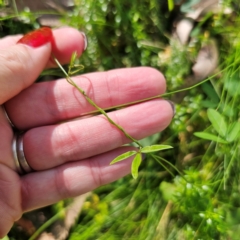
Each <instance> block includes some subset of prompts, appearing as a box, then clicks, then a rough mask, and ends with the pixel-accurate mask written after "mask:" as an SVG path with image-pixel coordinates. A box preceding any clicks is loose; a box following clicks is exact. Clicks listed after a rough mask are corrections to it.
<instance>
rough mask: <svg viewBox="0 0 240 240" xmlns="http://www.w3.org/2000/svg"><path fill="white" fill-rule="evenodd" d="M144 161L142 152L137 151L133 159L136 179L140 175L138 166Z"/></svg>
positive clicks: (133, 174)
mask: <svg viewBox="0 0 240 240" xmlns="http://www.w3.org/2000/svg"><path fill="white" fill-rule="evenodd" d="M141 162H142V154H141V153H137V154H136V156H135V158H134V159H133V161H132V176H133V178H134V179H137V177H138V168H139V166H140V164H141Z"/></svg>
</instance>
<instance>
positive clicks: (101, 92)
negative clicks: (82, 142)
mask: <svg viewBox="0 0 240 240" xmlns="http://www.w3.org/2000/svg"><path fill="white" fill-rule="evenodd" d="M74 81H75V82H76V83H77V84H78V86H80V87H81V88H82V89H83V90H84V91H85V92H86V93H87V94H88V95H89V96H90V98H92V99H93V100H94V101H95V102H96V103H97V104H98V105H99V106H100V107H102V108H107V107H112V106H116V105H120V104H124V103H128V102H133V101H137V100H140V99H144V98H148V97H152V96H155V95H159V94H162V93H163V92H164V91H165V88H166V85H165V80H164V77H163V76H162V74H161V73H160V72H158V71H157V70H155V69H152V68H149V67H138V68H132V69H116V70H112V71H109V72H99V73H91V74H86V75H84V76H79V77H75V78H74ZM5 108H6V110H7V112H8V115H9V117H10V119H11V121H12V122H13V124H14V125H15V126H16V127H17V128H18V129H21V130H26V129H30V128H33V127H38V126H44V125H50V124H55V123H58V122H61V121H66V120H69V119H72V118H76V117H79V116H81V115H84V114H87V113H88V112H89V111H93V110H95V109H94V107H92V106H91V105H90V104H89V103H88V102H87V101H86V99H85V98H84V97H83V96H82V95H81V94H80V93H79V92H78V91H77V89H75V88H74V87H73V86H71V85H70V84H69V83H67V81H66V80H64V79H63V80H59V81H53V82H42V83H36V84H34V85H32V86H31V87H29V88H27V89H25V90H24V91H22V92H21V93H20V94H19V95H17V96H16V97H14V98H13V99H11V100H10V101H8V102H7V103H6V104H5Z"/></svg>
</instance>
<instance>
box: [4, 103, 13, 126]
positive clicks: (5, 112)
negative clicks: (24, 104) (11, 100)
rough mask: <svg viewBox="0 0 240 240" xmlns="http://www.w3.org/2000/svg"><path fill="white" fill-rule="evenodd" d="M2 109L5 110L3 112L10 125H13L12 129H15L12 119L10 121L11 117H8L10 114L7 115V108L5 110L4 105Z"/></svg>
mask: <svg viewBox="0 0 240 240" xmlns="http://www.w3.org/2000/svg"><path fill="white" fill-rule="evenodd" d="M2 109H3V112H4V114H5V116H6V118H7V120H8V122H9V124H10V125H11V127H12V128H15V126H14V124H13V123H12V121H11V119H10V118H9V116H8V113H7V111H6V108H5V106H4V105H2Z"/></svg>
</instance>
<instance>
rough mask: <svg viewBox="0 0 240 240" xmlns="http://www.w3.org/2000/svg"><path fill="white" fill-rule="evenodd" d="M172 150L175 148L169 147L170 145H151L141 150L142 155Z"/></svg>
mask: <svg viewBox="0 0 240 240" xmlns="http://www.w3.org/2000/svg"><path fill="white" fill-rule="evenodd" d="M170 148H173V147H172V146H169V145H151V146H147V147H143V148H142V149H141V152H142V153H151V152H158V151H161V150H165V149H170Z"/></svg>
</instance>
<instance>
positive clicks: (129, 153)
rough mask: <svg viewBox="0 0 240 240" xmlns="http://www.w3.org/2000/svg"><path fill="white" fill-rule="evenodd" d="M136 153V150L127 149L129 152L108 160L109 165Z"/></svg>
mask: <svg viewBox="0 0 240 240" xmlns="http://www.w3.org/2000/svg"><path fill="white" fill-rule="evenodd" d="M136 153H137V152H136V151H129V152H126V153H123V154H121V155H119V156H118V157H116V158H114V159H113V160H112V161H111V162H110V165H112V164H114V163H117V162H120V161H123V160H125V159H127V158H129V157H131V156H133V155H135V154H136Z"/></svg>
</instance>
